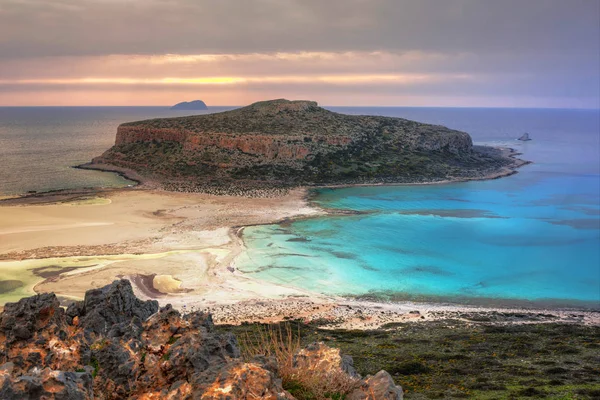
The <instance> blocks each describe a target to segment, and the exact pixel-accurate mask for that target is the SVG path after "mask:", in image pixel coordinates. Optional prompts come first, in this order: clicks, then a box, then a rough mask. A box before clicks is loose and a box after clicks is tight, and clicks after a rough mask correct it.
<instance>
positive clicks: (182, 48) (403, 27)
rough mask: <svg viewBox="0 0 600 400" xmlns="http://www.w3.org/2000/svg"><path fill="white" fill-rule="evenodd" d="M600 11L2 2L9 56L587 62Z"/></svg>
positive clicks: (189, 0)
mask: <svg viewBox="0 0 600 400" xmlns="http://www.w3.org/2000/svg"><path fill="white" fill-rule="evenodd" d="M599 8H600V5H599V2H598V1H597V0H569V1H564V0H527V1H521V0H502V1H497V0H450V1H439V0H419V1H413V0H328V1H322V0H244V1H240V0H218V1H216V0H118V1H117V0H53V1H45V0H43V1H34V0H2V2H1V3H0V54H1V55H2V57H5V58H12V57H31V56H40V55H44V56H65V55H66V56H70V55H108V54H167V53H176V54H206V53H226V54H231V53H255V52H258V53H263V52H277V51H284V52H299V51H334V52H337V51H357V50H361V51H374V50H388V51H389V50H394V51H410V50H421V51H427V52H431V51H433V52H436V51H446V52H478V53H479V52H481V53H493V52H508V53H521V54H523V53H535V54H543V53H548V52H556V51H563V52H567V53H569V54H583V53H585V52H587V51H590V49H592V47H591V46H592V45H594V44H597V43H598V40H599V39H598V34H599V33H600V28H599V27H598V13H599V11H600V10H599ZM596 49H597V47H596Z"/></svg>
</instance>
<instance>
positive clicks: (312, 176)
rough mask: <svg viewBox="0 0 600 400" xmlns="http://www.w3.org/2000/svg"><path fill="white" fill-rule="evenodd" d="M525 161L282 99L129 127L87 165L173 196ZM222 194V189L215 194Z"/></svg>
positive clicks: (450, 173) (432, 132) (364, 180)
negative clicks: (149, 183) (152, 185)
mask: <svg viewBox="0 0 600 400" xmlns="http://www.w3.org/2000/svg"><path fill="white" fill-rule="evenodd" d="M520 163H521V162H520V161H519V160H515V159H513V158H511V157H509V156H508V155H507V154H506V153H504V152H502V151H500V150H498V149H494V148H489V147H482V146H473V142H472V140H471V137H470V136H469V135H468V134H467V133H465V132H460V131H456V130H452V129H448V128H446V127H443V126H438V125H429V124H423V123H419V122H415V121H410V120H406V119H402V118H392V117H381V116H364V115H345V114H339V113H335V112H332V111H329V110H326V109H324V108H321V107H319V106H318V105H317V103H316V102H312V101H288V100H284V99H279V100H271V101H264V102H258V103H254V104H252V105H250V106H247V107H243V108H239V109H236V110H232V111H226V112H221V113H215V114H208V115H195V116H187V117H178V118H161V119H151V120H146V121H137V122H129V123H124V124H122V125H120V126H119V128H118V131H117V137H116V141H115V145H114V146H113V147H112V148H110V149H109V150H107V151H106V152H105V153H104V154H102V155H101V156H99V157H96V158H94V159H93V161H92V162H91V163H90V164H86V165H84V166H83V167H84V168H91V169H104V170H111V171H115V170H121V172H123V173H125V174H126V175H129V176H133V177H134V178H135V179H136V180H140V179H141V180H142V181H152V182H154V183H156V184H157V185H158V186H159V187H162V188H163V189H167V190H172V191H192V192H193V191H208V192H211V193H219V192H226V193H231V192H232V190H233V191H235V188H241V189H242V190H246V189H257V188H259V189H264V188H287V187H293V186H310V185H337V184H374V183H428V182H439V181H456V180H469V179H485V178H490V177H497V176H502V175H507V174H510V173H513V172H514V171H513V170H514V168H516V167H517V166H519V165H521V164H520ZM215 189H216V190H215Z"/></svg>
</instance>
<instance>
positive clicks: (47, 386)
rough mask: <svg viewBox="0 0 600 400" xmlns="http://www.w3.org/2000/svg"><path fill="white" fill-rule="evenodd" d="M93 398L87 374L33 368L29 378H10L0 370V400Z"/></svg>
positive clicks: (90, 379)
mask: <svg viewBox="0 0 600 400" xmlns="http://www.w3.org/2000/svg"><path fill="white" fill-rule="evenodd" d="M93 398H94V392H93V390H92V376H91V375H90V374H89V373H88V372H81V373H78V372H63V371H53V370H51V369H49V368H45V369H43V370H41V371H40V370H39V369H35V370H33V371H31V373H30V374H29V375H21V376H18V377H12V376H11V375H10V373H8V372H7V371H6V370H4V369H3V367H0V399H3V400H24V399H31V400H34V399H44V400H53V399H56V400H88V399H90V400H91V399H93Z"/></svg>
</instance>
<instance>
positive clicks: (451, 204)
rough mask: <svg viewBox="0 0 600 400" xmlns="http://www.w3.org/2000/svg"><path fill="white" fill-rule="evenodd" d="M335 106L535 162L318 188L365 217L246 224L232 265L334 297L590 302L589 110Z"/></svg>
mask: <svg viewBox="0 0 600 400" xmlns="http://www.w3.org/2000/svg"><path fill="white" fill-rule="evenodd" d="M338 110H339V111H342V112H348V113H354V112H361V113H369V114H380V115H389V116H399V117H405V118H410V119H415V120H419V121H424V122H430V123H436V124H443V125H447V126H449V127H451V128H456V129H460V130H464V131H467V132H469V133H470V134H471V135H472V136H473V138H474V140H475V141H476V142H479V143H488V144H496V145H502V146H510V147H514V148H517V149H518V150H519V151H521V152H522V153H523V156H522V158H524V159H527V160H531V161H533V162H534V164H532V165H528V166H525V167H523V168H522V169H521V170H520V172H519V173H518V174H517V175H514V176H511V177H507V178H503V179H498V180H490V181H480V182H468V183H457V184H444V185H431V186H395V187H389V186H388V187H355V188H345V189H336V190H330V189H322V190H319V191H318V192H317V194H316V197H315V199H314V201H315V202H316V203H317V204H319V205H321V206H323V207H327V208H338V209H346V210H357V211H366V212H368V214H366V215H355V216H336V217H324V218H317V219H310V220H302V221H297V222H294V223H292V224H285V225H282V226H281V225H270V226H259V227H250V228H246V230H245V232H244V239H245V242H246V244H247V246H248V251H247V252H246V253H245V254H244V255H243V256H242V258H241V259H240V260H238V262H237V266H238V268H240V269H241V270H242V271H244V272H246V273H248V274H250V275H253V276H256V277H259V278H261V279H267V280H270V281H274V282H278V283H282V284H286V285H292V286H300V287H303V288H306V289H309V290H313V291H317V292H321V293H328V294H337V295H373V296H383V297H384V298H397V299H423V300H427V299H437V300H439V299H440V298H441V299H444V300H450V301H454V302H463V303H464V302H467V303H481V302H482V301H484V300H485V302H486V303H488V304H489V303H490V301H491V302H492V303H505V304H510V303H511V301H512V302H515V301H519V302H521V301H523V300H524V301H533V302H542V301H543V302H544V303H546V304H548V303H550V304H552V305H558V306H571V305H587V306H590V305H591V306H596V307H600V157H599V151H600V145H599V135H600V123H599V122H600V114H599V112H598V111H583V110H522V109H520V110H514V109H398V108H389V109H370V110H363V109H361V110H355V109H338ZM523 132H529V133H530V134H531V137H533V140H532V141H530V142H525V143H523V142H518V141H516V140H515V138H517V137H518V136H520V135H521V134H522V133H523Z"/></svg>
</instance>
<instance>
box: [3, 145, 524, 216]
mask: <svg viewBox="0 0 600 400" xmlns="http://www.w3.org/2000/svg"><path fill="white" fill-rule="evenodd" d="M480 147H489V148H492V149H496V150H500V151H501V154H502V156H504V157H506V158H510V159H512V160H513V163H512V164H511V165H508V166H505V167H502V168H501V170H499V171H495V172H492V173H490V174H486V175H482V176H478V177H457V178H453V179H445V180H439V181H429V182H373V183H340V184H315V185H300V186H290V187H286V188H282V189H283V190H285V191H289V190H305V191H306V192H307V193H306V199H307V200H308V201H310V200H311V197H312V195H311V192H313V191H315V190H319V189H344V188H352V187H377V186H422V185H446V184H453V183H461V182H470V181H487V180H495V179H500V178H505V177H508V176H511V175H514V174H517V173H519V171H518V169H519V168H521V167H523V166H525V165H529V164H533V161H527V160H522V159H520V158H517V157H518V156H520V155H522V154H523V153H520V152H518V151H517V150H515V149H513V148H511V147H501V146H480ZM71 168H74V169H84V170H92V171H100V172H109V173H114V174H117V175H119V176H121V177H122V178H124V179H127V180H129V181H132V182H134V183H135V185H130V186H127V187H115V188H103V187H100V188H95V187H86V188H78V189H55V190H48V191H42V192H35V193H24V194H20V195H10V196H0V207H1V206H2V205H3V203H4V204H7V203H13V204H20V203H21V202H22V204H24V205H25V204H31V203H33V201H32V200H33V199H48V202H53V201H58V200H53V199H52V197H55V196H56V197H60V196H65V197H68V196H75V195H94V194H97V193H102V192H111V191H125V190H158V191H164V192H167V193H199V194H203V193H204V192H202V191H198V192H178V191H169V190H165V189H161V188H160V184H159V183H157V182H155V181H153V180H151V179H149V178H146V177H143V176H141V175H140V174H138V173H137V172H136V171H134V170H133V169H130V168H125V167H118V166H114V165H109V164H101V163H99V164H94V163H93V162H88V163H84V164H80V165H74V166H72V167H71ZM255 190H256V191H257V192H261V191H265V192H270V191H271V190H270V189H260V188H257V189H255ZM274 193H275V196H273V197H280V196H282V193H281V192H278V191H275V192H274ZM204 194H210V193H204ZM232 195H233V196H240V197H244V196H242V195H239V194H232ZM216 196H229V194H219V195H216ZM251 197H252V196H251ZM340 211H342V212H341V213H342V214H343V210H340Z"/></svg>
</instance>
